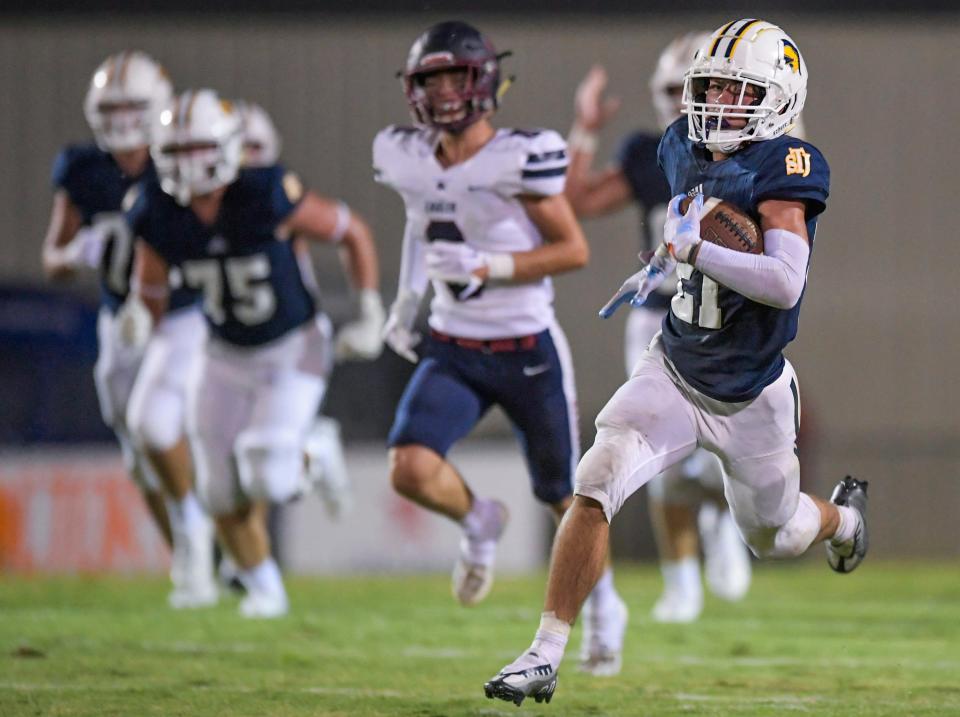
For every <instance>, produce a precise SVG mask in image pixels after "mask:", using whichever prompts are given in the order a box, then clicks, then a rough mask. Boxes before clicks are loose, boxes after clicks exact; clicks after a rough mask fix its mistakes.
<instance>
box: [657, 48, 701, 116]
mask: <svg viewBox="0 0 960 717" xmlns="http://www.w3.org/2000/svg"><path fill="white" fill-rule="evenodd" d="M708 37H710V33H708V32H688V33H687V34H686V35H681V36H680V37H675V38H674V39H673V40H672V41H671V42H670V44H669V45H667V46H666V47H665V48H663V52H661V53H660V59H659V60H658V61H657V69H656V70H654V72H653V75H652V76H651V77H650V92H651V93H652V94H653V109H654V111H656V113H657V124H659V125H660V129H666V128H667V127H669V126H670V125H671V124H673V122H674V120H676V119H677V118H678V117H679V116H680V115H681V114H682V112H681V110H680V94H681V91H682V89H683V76H684V74H685V73H686V71H687V70H689V69H690V65H691V64H692V63H693V57H694V55H696V54H697V50H699V49H700V48H701V47H702V46H703V45H704V44H706V42H707V38H708ZM671 90H672V92H671Z"/></svg>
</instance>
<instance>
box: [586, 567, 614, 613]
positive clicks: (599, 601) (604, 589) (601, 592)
mask: <svg viewBox="0 0 960 717" xmlns="http://www.w3.org/2000/svg"><path fill="white" fill-rule="evenodd" d="M616 597H617V590H616V588H614V587H613V568H607V569H606V570H604V571H603V575H601V576H600V579H599V580H598V581H597V584H596V585H594V586H593V590H592V591H591V592H590V598H591V599H592V600H593V603H594V605H596V607H597V609H598V610H600V611H601V612H602V611H603V610H604V609H605V608H606V606H607V605H608V604H609V603H610V602H611V601H613V600H615V599H616Z"/></svg>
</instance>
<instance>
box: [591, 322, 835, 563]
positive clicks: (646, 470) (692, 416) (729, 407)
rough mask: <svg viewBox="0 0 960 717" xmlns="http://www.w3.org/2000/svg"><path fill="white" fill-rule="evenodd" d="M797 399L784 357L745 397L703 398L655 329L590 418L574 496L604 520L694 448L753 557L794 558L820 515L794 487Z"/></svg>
mask: <svg viewBox="0 0 960 717" xmlns="http://www.w3.org/2000/svg"><path fill="white" fill-rule="evenodd" d="M798 396H799V392H798V390H797V380H796V375H795V373H794V371H793V367H792V366H791V365H790V363H789V361H788V362H787V363H786V364H785V366H784V370H783V372H782V373H781V375H780V377H779V378H778V379H777V380H776V381H774V382H773V383H772V384H770V385H769V386H767V387H766V388H765V389H764V390H763V391H762V392H761V394H760V395H759V396H757V398H755V399H753V400H752V401H744V402H741V403H724V402H722V401H717V400H714V399H711V398H708V397H707V396H704V395H703V394H702V393H700V392H699V391H697V390H695V389H694V388H692V387H691V386H689V385H688V384H687V383H686V382H684V380H683V379H682V378H681V377H680V376H679V375H678V374H677V372H676V370H675V369H674V368H673V366H672V364H671V363H670V362H669V361H668V360H667V358H666V356H665V355H664V353H663V349H662V345H661V342H660V338H659V336H658V337H656V338H655V339H654V341H653V342H652V343H651V344H650V348H649V349H648V351H647V352H646V353H645V354H644V355H643V357H642V358H641V359H640V361H639V362H638V363H637V365H636V367H635V368H634V370H633V373H632V374H631V376H630V378H629V379H628V380H627V382H626V383H625V384H623V386H621V387H620V388H619V389H618V390H617V392H616V393H615V394H614V395H613V397H612V398H611V399H610V401H609V402H608V403H607V405H606V406H604V408H603V410H601V411H600V414H599V415H598V416H597V421H596V424H597V437H596V440H595V442H594V444H593V447H592V448H590V450H589V451H587V453H586V454H585V455H584V457H583V460H581V461H580V465H579V466H578V468H577V479H576V493H577V494H579V495H583V496H586V497H589V498H592V499H594V500H596V501H597V502H599V503H600V504H601V506H602V507H603V510H604V513H605V515H606V517H607V520H608V521H609V520H612V518H613V516H614V515H616V513H617V511H619V510H620V507H621V506H622V505H623V503H624V501H625V500H626V499H627V498H628V497H629V496H630V495H632V494H633V492H634V491H636V490H637V489H638V488H640V487H641V486H642V485H644V484H645V483H647V482H648V481H650V480H651V479H652V478H653V477H654V476H656V475H657V474H658V473H661V472H662V471H664V470H665V469H667V468H669V467H671V466H673V465H675V464H677V463H678V462H680V461H682V460H684V459H685V458H686V457H687V456H689V455H690V454H691V453H693V451H694V449H696V448H697V447H698V446H700V447H702V448H705V449H706V450H708V451H710V452H711V453H714V454H716V455H717V456H718V457H719V458H720V462H721V465H722V467H723V472H724V492H725V495H726V498H727V502H728V503H729V504H730V510H731V512H732V514H733V517H734V519H735V521H736V523H737V526H738V528H739V530H740V534H741V536H742V537H743V539H744V541H745V542H746V543H747V545H748V546H750V548H751V550H753V552H754V553H755V554H756V555H757V556H758V557H769V558H780V557H792V556H795V555H799V554H801V553H803V552H804V551H805V550H806V549H807V547H809V545H810V543H811V542H812V541H813V540H814V538H815V537H816V535H817V533H818V531H819V527H820V516H819V512H818V511H817V509H816V506H815V505H814V504H813V502H812V500H811V499H810V498H809V497H808V496H805V495H801V493H800V465H799V462H798V460H797V456H796V454H795V452H794V446H795V442H796V437H797V426H798V425H799V419H800V406H799V403H798V401H799V398H798Z"/></svg>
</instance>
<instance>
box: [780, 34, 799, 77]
mask: <svg viewBox="0 0 960 717" xmlns="http://www.w3.org/2000/svg"><path fill="white" fill-rule="evenodd" d="M783 60H784V62H786V63H787V66H788V67H789V68H790V69H791V70H793V71H794V72H796V73H797V74H799V73H800V52H799V50H797V48H796V45H794V44H793V43H792V42H790V41H789V40H784V41H783Z"/></svg>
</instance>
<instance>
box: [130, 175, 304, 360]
mask: <svg viewBox="0 0 960 717" xmlns="http://www.w3.org/2000/svg"><path fill="white" fill-rule="evenodd" d="M139 189H140V193H139V196H138V197H137V199H136V201H135V202H134V204H133V207H132V208H131V209H130V212H129V214H128V216H127V219H128V221H129V223H130V226H131V227H132V228H133V232H134V235H135V236H136V237H137V238H138V239H143V240H144V241H146V242H147V243H148V244H149V245H150V246H151V247H153V249H154V250H156V252H157V253H158V254H160V256H162V257H163V258H164V259H165V260H166V261H167V263H168V264H170V266H171V267H179V269H180V272H181V274H182V276H183V281H184V283H185V284H186V285H187V286H189V287H191V288H194V289H198V290H200V291H202V292H203V313H204V315H205V316H206V318H207V322H208V323H209V325H210V330H211V333H212V334H213V335H214V336H216V337H218V338H220V339H222V340H223V341H225V342H227V343H230V344H235V345H238V346H260V345H262V344H265V343H268V342H270V341H273V340H274V339H276V338H279V337H280V336H283V335H284V334H286V333H287V332H288V331H290V330H291V329H294V328H296V327H298V326H301V325H302V324H304V323H306V322H307V321H309V320H310V319H311V318H313V316H314V314H315V313H316V305H315V303H314V299H313V296H312V295H311V293H310V292H309V290H308V289H307V287H306V286H305V285H304V282H303V278H302V276H301V274H300V268H299V265H298V262H297V256H296V253H295V251H294V243H293V241H292V240H287V239H281V238H278V237H277V228H278V227H279V225H280V224H282V223H283V221H284V220H285V219H286V218H287V217H288V216H289V215H290V214H291V212H293V210H294V208H295V207H296V206H297V203H298V202H299V201H300V199H301V197H302V194H303V189H302V187H301V185H300V181H299V180H298V179H297V177H296V176H295V175H293V174H289V173H287V172H285V170H284V169H283V168H282V167H280V166H276V165H275V166H272V167H265V168H257V169H244V170H242V171H241V172H240V175H239V176H238V177H237V179H236V181H234V182H233V183H232V184H231V185H230V186H229V187H227V191H226V192H225V193H224V195H223V203H222V205H221V207H220V213H219V214H218V216H217V220H216V222H215V223H214V224H213V225H206V224H203V223H202V222H201V221H200V220H199V219H198V218H197V215H196V214H194V213H193V211H192V210H191V209H190V208H189V207H182V206H180V205H179V204H177V202H176V201H174V199H173V198H172V197H170V196H169V195H168V194H167V193H166V192H164V191H163V190H162V189H161V188H160V185H159V183H158V182H157V181H152V182H145V183H143V184H142V185H141V186H140V187H139Z"/></svg>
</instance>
